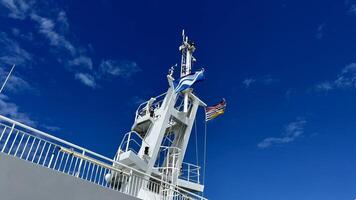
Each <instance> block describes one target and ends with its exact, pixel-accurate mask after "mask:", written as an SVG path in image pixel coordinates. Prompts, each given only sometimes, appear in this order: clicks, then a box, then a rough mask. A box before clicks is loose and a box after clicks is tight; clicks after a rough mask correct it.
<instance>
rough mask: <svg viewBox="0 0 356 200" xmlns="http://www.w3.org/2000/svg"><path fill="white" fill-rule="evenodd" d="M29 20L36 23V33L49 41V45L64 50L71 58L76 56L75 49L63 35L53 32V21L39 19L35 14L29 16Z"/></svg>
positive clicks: (43, 18)
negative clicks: (37, 28)
mask: <svg viewBox="0 0 356 200" xmlns="http://www.w3.org/2000/svg"><path fill="white" fill-rule="evenodd" d="M31 19H32V20H34V21H35V22H37V23H38V25H39V30H38V32H39V33H41V34H42V35H44V36H45V37H46V38H47V39H48V40H49V42H50V45H52V46H54V47H58V48H64V49H66V50H67V51H68V52H69V53H70V54H71V55H72V56H74V55H75V54H76V49H75V48H74V46H73V44H72V43H71V42H69V41H68V40H67V39H66V38H65V36H64V35H63V34H60V33H58V32H57V31H56V30H55V23H54V21H53V20H51V19H49V18H45V17H41V16H39V15H37V14H35V13H32V14H31Z"/></svg>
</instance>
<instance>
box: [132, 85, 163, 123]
mask: <svg viewBox="0 0 356 200" xmlns="http://www.w3.org/2000/svg"><path fill="white" fill-rule="evenodd" d="M166 94H167V92H165V93H163V94H160V95H158V96H156V97H155V98H154V99H155V101H154V102H152V105H151V106H152V108H153V109H154V110H157V109H159V108H160V107H161V106H162V103H163V100H164V98H165V95H166ZM148 102H149V101H145V102H143V103H141V104H140V105H139V106H138V108H137V110H136V116H135V119H137V118H139V117H143V116H145V115H146V114H147V103H148Z"/></svg>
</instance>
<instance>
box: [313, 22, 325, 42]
mask: <svg viewBox="0 0 356 200" xmlns="http://www.w3.org/2000/svg"><path fill="white" fill-rule="evenodd" d="M325 26H326V23H322V24H320V25H319V26H318V28H317V31H316V34H315V37H316V39H319V40H320V39H322V38H323V36H324V29H325Z"/></svg>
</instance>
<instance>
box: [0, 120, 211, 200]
mask: <svg viewBox="0 0 356 200" xmlns="http://www.w3.org/2000/svg"><path fill="white" fill-rule="evenodd" d="M0 120H3V121H7V122H9V123H11V124H12V126H11V132H10V133H9V135H8V138H7V139H9V137H10V134H11V133H12V131H13V130H14V127H15V126H18V127H21V128H24V129H27V130H29V131H31V132H33V133H35V134H38V135H35V136H32V137H33V138H34V139H33V141H32V145H33V144H34V143H35V141H36V136H37V137H39V139H38V140H39V142H38V143H37V144H36V145H37V148H36V153H37V150H38V149H39V146H40V144H41V142H42V141H44V142H45V143H44V146H45V145H46V143H48V144H50V145H52V144H53V146H54V147H56V146H57V147H60V146H58V145H57V144H54V143H52V142H50V141H46V140H43V138H42V137H47V138H49V139H51V140H54V141H57V142H60V143H62V144H65V145H67V146H70V147H71V148H75V149H78V150H80V151H82V152H83V155H84V154H91V155H93V156H95V157H97V158H100V159H102V160H105V161H108V162H109V163H112V164H113V165H114V164H115V165H117V166H121V167H123V168H125V169H127V170H130V171H131V172H135V173H136V174H140V175H141V176H143V177H147V178H149V179H153V180H155V181H157V182H158V183H161V184H165V185H167V186H170V188H171V189H172V191H175V192H178V193H180V191H182V192H184V194H188V195H191V196H193V197H195V198H198V199H203V200H206V198H204V197H201V196H199V195H197V194H194V193H192V192H190V191H187V190H185V189H182V188H179V187H177V186H175V185H173V184H171V183H169V182H165V181H163V180H161V179H159V178H156V177H154V176H152V175H150V174H146V173H144V172H142V171H139V170H137V169H135V168H132V167H130V166H127V165H125V164H122V163H120V162H117V161H115V160H112V159H110V158H107V157H105V156H103V155H100V154H98V153H95V152H93V151H90V150H88V149H85V148H83V147H81V146H78V145H75V144H72V143H70V142H67V141H65V140H62V139H60V138H57V137H55V136H52V135H50V134H47V133H45V132H43V131H40V130H37V129H35V128H32V127H30V126H27V125H25V124H22V123H20V122H17V121H15V120H12V119H9V118H7V117H5V116H2V115H0ZM4 126H5V128H4V131H3V133H2V134H1V133H0V134H1V137H2V136H3V134H4V132H5V131H6V128H7V127H9V128H10V126H6V125H5V124H4ZM21 132H22V133H23V134H27V135H29V133H25V132H23V131H21ZM19 133H20V130H17V133H16V137H17V134H19ZM16 137H15V140H16ZM23 137H24V135H23V136H22V139H23ZM29 138H30V135H29V136H28V138H27V142H28V140H29ZM22 139H21V141H22ZM0 140H1V138H0ZM15 140H14V141H13V142H12V145H11V148H10V153H11V150H12V147H13V144H14V143H15ZM21 141H20V142H21ZM27 142H26V144H25V149H23V151H25V150H26V145H27ZM32 145H31V146H32ZM5 147H6V144H4V146H3V148H5ZM17 148H19V147H17ZM31 148H32V147H31ZM50 148H51V147H48V150H47V153H46V156H47V154H48V153H49V151H50ZM60 148H62V150H63V151H65V150H66V148H65V147H60ZM41 149H42V151H44V149H45V147H43V146H42V147H41ZM30 150H31V149H30ZM53 151H54V150H53ZM69 152H72V151H69ZM16 153H17V152H15V156H16ZM29 153H30V152H29ZM29 153H28V155H29ZM42 153H44V152H41V155H42ZM68 155H72V156H73V154H68ZM75 155H78V153H76V154H75ZM21 156H22V155H21ZM63 158H64V157H62V158H61V159H62V161H63ZM68 158H69V157H68V156H67V158H66V162H67V161H68ZM32 159H34V158H32ZM40 159H41V158H39V160H38V161H37V162H38V163H39V162H40ZM57 159H58V155H57ZM52 161H53V162H54V163H55V164H56V162H57V160H56V161H54V160H53V154H52V156H51V160H50V161H49V162H50V163H49V165H51V163H52ZM62 161H61V162H62ZM72 161H73V158H72ZM72 161H70V162H72ZM44 162H45V161H44ZM71 164H72V163H71ZM88 165H90V163H89V164H88ZM79 166H81V162H80V164H79ZM54 167H55V166H54ZM63 170H65V169H63ZM92 170H93V168H92ZM97 170H98V168H97ZM117 170H118V169H116V171H117Z"/></svg>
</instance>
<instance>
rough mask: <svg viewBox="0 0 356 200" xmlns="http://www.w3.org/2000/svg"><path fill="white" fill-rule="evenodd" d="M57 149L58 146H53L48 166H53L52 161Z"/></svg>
mask: <svg viewBox="0 0 356 200" xmlns="http://www.w3.org/2000/svg"><path fill="white" fill-rule="evenodd" d="M55 151H56V146H54V148H53V151H52V155H51V158H50V159H49V162H48V168H51V164H52V161H53V157H54V152H55Z"/></svg>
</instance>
